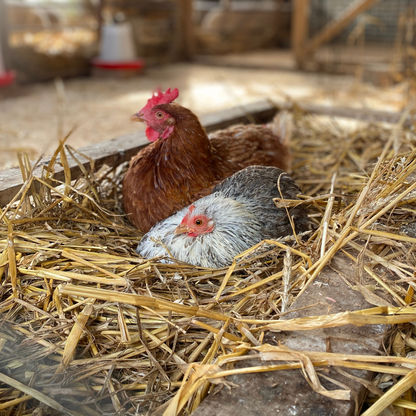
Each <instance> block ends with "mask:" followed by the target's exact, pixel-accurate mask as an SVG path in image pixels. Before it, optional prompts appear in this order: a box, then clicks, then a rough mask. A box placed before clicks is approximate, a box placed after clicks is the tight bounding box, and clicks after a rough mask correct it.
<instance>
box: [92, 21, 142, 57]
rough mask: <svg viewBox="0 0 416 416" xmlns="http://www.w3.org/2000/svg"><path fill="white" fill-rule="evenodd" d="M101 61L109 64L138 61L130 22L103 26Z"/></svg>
mask: <svg viewBox="0 0 416 416" xmlns="http://www.w3.org/2000/svg"><path fill="white" fill-rule="evenodd" d="M99 59H100V60H102V61H107V62H129V61H134V60H135V59H137V56H136V51H135V47H134V43H133V31H132V27H131V24H130V23H129V22H124V23H111V24H105V25H103V27H102V30H101V45H100V58H99Z"/></svg>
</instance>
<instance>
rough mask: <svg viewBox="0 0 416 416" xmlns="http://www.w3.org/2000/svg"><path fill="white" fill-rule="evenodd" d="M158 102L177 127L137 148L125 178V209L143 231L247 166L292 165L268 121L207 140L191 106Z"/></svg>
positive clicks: (226, 132)
mask: <svg viewBox="0 0 416 416" xmlns="http://www.w3.org/2000/svg"><path fill="white" fill-rule="evenodd" d="M156 107H157V108H160V109H163V110H165V111H166V112H168V113H169V114H170V115H171V116H172V117H173V118H174V120H175V128H174V131H173V133H172V134H171V135H170V136H169V137H168V138H167V139H166V140H162V139H159V140H157V141H156V142H153V143H152V144H150V145H149V146H148V147H146V148H145V149H143V150H142V151H141V152H139V153H138V155H137V156H135V157H134V158H133V159H132V161H131V163H130V167H129V169H128V171H127V173H126V176H125V178H124V181H123V199H124V210H125V212H126V213H127V214H128V215H129V219H130V221H131V222H132V224H134V225H135V226H136V227H138V228H140V229H141V230H142V231H143V232H147V231H148V230H149V229H150V228H151V227H152V226H153V225H154V224H156V223H157V222H159V221H161V220H163V219H164V218H167V217H169V216H170V215H172V214H174V213H175V212H177V211H178V210H180V209H181V208H183V207H185V206H187V205H189V204H191V203H192V202H193V201H195V200H197V199H199V198H201V197H203V196H206V195H209V194H210V193H211V192H212V189H213V188H214V186H215V185H217V184H218V183H220V182H221V181H222V180H223V179H225V178H227V177H229V176H231V175H232V174H233V173H235V172H237V171H239V170H241V169H243V168H245V167H247V166H250V165H254V164H256V165H271V166H277V167H280V168H282V169H288V168H289V166H290V154H289V151H288V149H287V147H286V146H285V145H284V144H283V143H282V142H281V140H280V138H279V137H278V136H276V135H274V134H273V133H272V132H271V130H270V128H268V127H266V126H254V125H249V126H235V127H231V128H229V129H226V130H222V131H219V132H217V133H214V134H213V137H212V139H211V140H209V139H208V136H207V135H206V133H205V130H204V128H203V127H202V125H201V124H200V122H199V120H198V118H197V117H196V116H195V115H194V114H193V113H192V112H191V111H190V110H188V109H186V108H184V107H181V106H179V105H178V104H175V103H173V104H162V105H159V106H156Z"/></svg>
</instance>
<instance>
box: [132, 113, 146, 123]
mask: <svg viewBox="0 0 416 416" xmlns="http://www.w3.org/2000/svg"><path fill="white" fill-rule="evenodd" d="M143 115H144V114H143V113H136V114H133V115H132V116H131V121H140V122H142V123H144V122H145V121H146V120H145V119H144V118H143Z"/></svg>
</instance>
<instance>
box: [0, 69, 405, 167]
mask: <svg viewBox="0 0 416 416" xmlns="http://www.w3.org/2000/svg"><path fill="white" fill-rule="evenodd" d="M158 86H160V87H161V88H162V89H166V88H168V87H171V88H175V87H177V88H179V91H180V96H179V98H178V99H177V102H178V103H180V104H182V105H184V106H186V107H188V108H191V109H192V110H193V111H194V112H195V113H196V114H197V115H201V114H203V113H207V112H211V111H217V110H221V109H224V108H227V107H232V106H236V105H241V104H245V103H248V102H252V101H256V100H258V99H264V98H267V97H270V98H272V99H273V98H275V99H280V100H281V99H284V98H286V97H290V98H292V99H295V100H298V101H301V102H315V103H321V104H325V105H332V104H335V105H349V106H353V107H358V108H362V107H369V108H377V109H384V110H392V111H399V110H401V109H402V107H403V105H404V104H403V103H404V96H405V93H406V86H405V85H403V84H401V85H398V86H396V87H394V88H390V89H381V88H375V87H373V86H371V85H368V84H360V83H358V82H357V81H356V80H354V78H353V77H349V76H334V75H325V74H310V73H302V72H289V71H287V72H285V71H276V70H258V69H256V70H253V69H236V68H221V67H211V66H204V65H199V64H184V63H180V64H173V65H169V66H166V67H158V68H151V69H148V70H147V71H146V73H144V74H142V75H139V76H137V77H134V78H129V79H114V78H98V77H89V78H77V79H70V80H65V81H64V88H63V91H62V89H61V92H60V93H59V92H57V91H59V88H58V89H57V88H56V85H55V83H54V82H48V83H40V84H34V85H29V86H16V87H13V88H12V89H11V90H3V91H0V150H1V151H0V169H4V168H7V167H11V166H13V165H16V164H17V158H16V153H17V152H18V151H25V152H27V153H29V155H30V158H31V159H35V158H36V157H38V156H39V155H41V154H51V153H52V152H53V150H55V148H56V146H57V143H58V137H59V136H62V135H65V134H67V133H68V132H69V131H70V130H71V129H73V128H75V130H74V131H73V133H72V134H71V136H70V138H69V140H68V142H67V143H69V144H71V145H72V146H74V147H75V148H81V147H83V146H86V145H88V144H92V143H97V142H100V141H105V140H109V139H112V138H114V137H117V136H121V135H123V134H128V133H131V132H134V131H137V130H138V129H143V125H142V124H141V123H132V122H130V116H131V115H132V114H133V113H135V112H136V111H138V110H139V109H141V108H142V107H143V105H144V104H145V103H146V101H147V99H148V98H149V97H150V95H151V93H152V91H153V90H155V89H156V88H157V87H158ZM58 97H61V98H60V99H58ZM59 120H61V123H60V122H59ZM59 125H61V128H60V127H59Z"/></svg>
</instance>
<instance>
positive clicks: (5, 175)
mask: <svg viewBox="0 0 416 416" xmlns="http://www.w3.org/2000/svg"><path fill="white" fill-rule="evenodd" d="M298 107H299V108H300V109H301V110H303V111H305V112H307V113H312V114H318V115H326V116H332V117H344V118H352V119H356V120H362V121H369V122H386V123H397V122H398V121H399V118H400V113H394V112H389V111H376V110H367V109H355V108H348V107H328V106H320V105H314V104H301V105H298ZM292 108H293V104H292V103H288V102H282V101H275V102H272V101H266V100H264V101H256V102H254V103H250V104H247V105H244V106H239V107H233V108H230V109H227V110H223V111H217V112H214V113H210V114H206V115H204V116H202V117H200V119H201V122H202V124H203V126H204V127H205V129H206V131H207V132H208V133H210V132H212V131H215V130H219V129H223V128H226V127H228V126H230V125H232V124H239V123H248V122H249V118H248V117H247V115H250V116H252V117H253V118H254V119H255V120H256V122H257V123H265V122H267V121H269V120H271V119H272V117H273V116H274V115H275V113H276V112H277V111H280V110H291V109H292ZM414 121H416V120H415V118H414V116H413V118H412V117H411V116H409V117H408V118H407V120H406V122H405V125H406V126H410V125H411V124H412V123H413V122H414ZM148 144H149V142H148V140H147V138H146V136H145V134H144V132H137V133H133V134H129V135H125V136H121V137H118V138H115V139H112V140H109V141H105V142H101V143H97V144H94V145H90V146H86V147H83V148H81V149H79V151H80V152H81V153H83V154H85V155H86V156H87V157H89V158H91V159H93V160H94V161H95V166H96V167H97V168H98V167H100V166H102V165H104V164H107V165H110V166H118V165H120V164H121V163H123V162H126V161H129V160H130V159H131V158H132V157H133V156H134V155H135V154H137V152H139V151H140V150H141V149H143V148H144V147H145V146H147V145H148ZM76 157H77V158H78V156H76ZM49 161H50V157H46V158H43V159H42V160H41V162H40V164H39V167H38V168H36V169H35V170H34V175H35V176H41V173H42V169H43V166H45V165H48V163H49ZM79 161H80V162H82V164H83V165H84V166H85V167H86V168H87V169H88V165H89V160H88V159H85V158H82V157H79ZM58 162H59V159H58ZM68 162H69V165H70V168H71V176H72V179H77V178H78V177H79V176H80V175H81V170H80V169H79V167H78V165H77V163H76V162H75V160H74V159H73V158H72V157H71V156H70V155H68ZM55 169H56V171H55V174H54V178H55V179H57V180H60V181H62V180H63V179H64V174H63V169H62V167H61V166H60V165H59V164H57V165H56V166H55ZM22 185H23V180H22V177H21V173H20V169H19V168H18V167H15V168H11V169H7V170H4V171H2V172H0V206H1V207H4V206H5V205H7V204H8V203H9V202H10V201H11V200H12V199H13V197H14V196H15V195H16V194H17V193H18V192H19V190H20V188H21V187H22Z"/></svg>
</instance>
